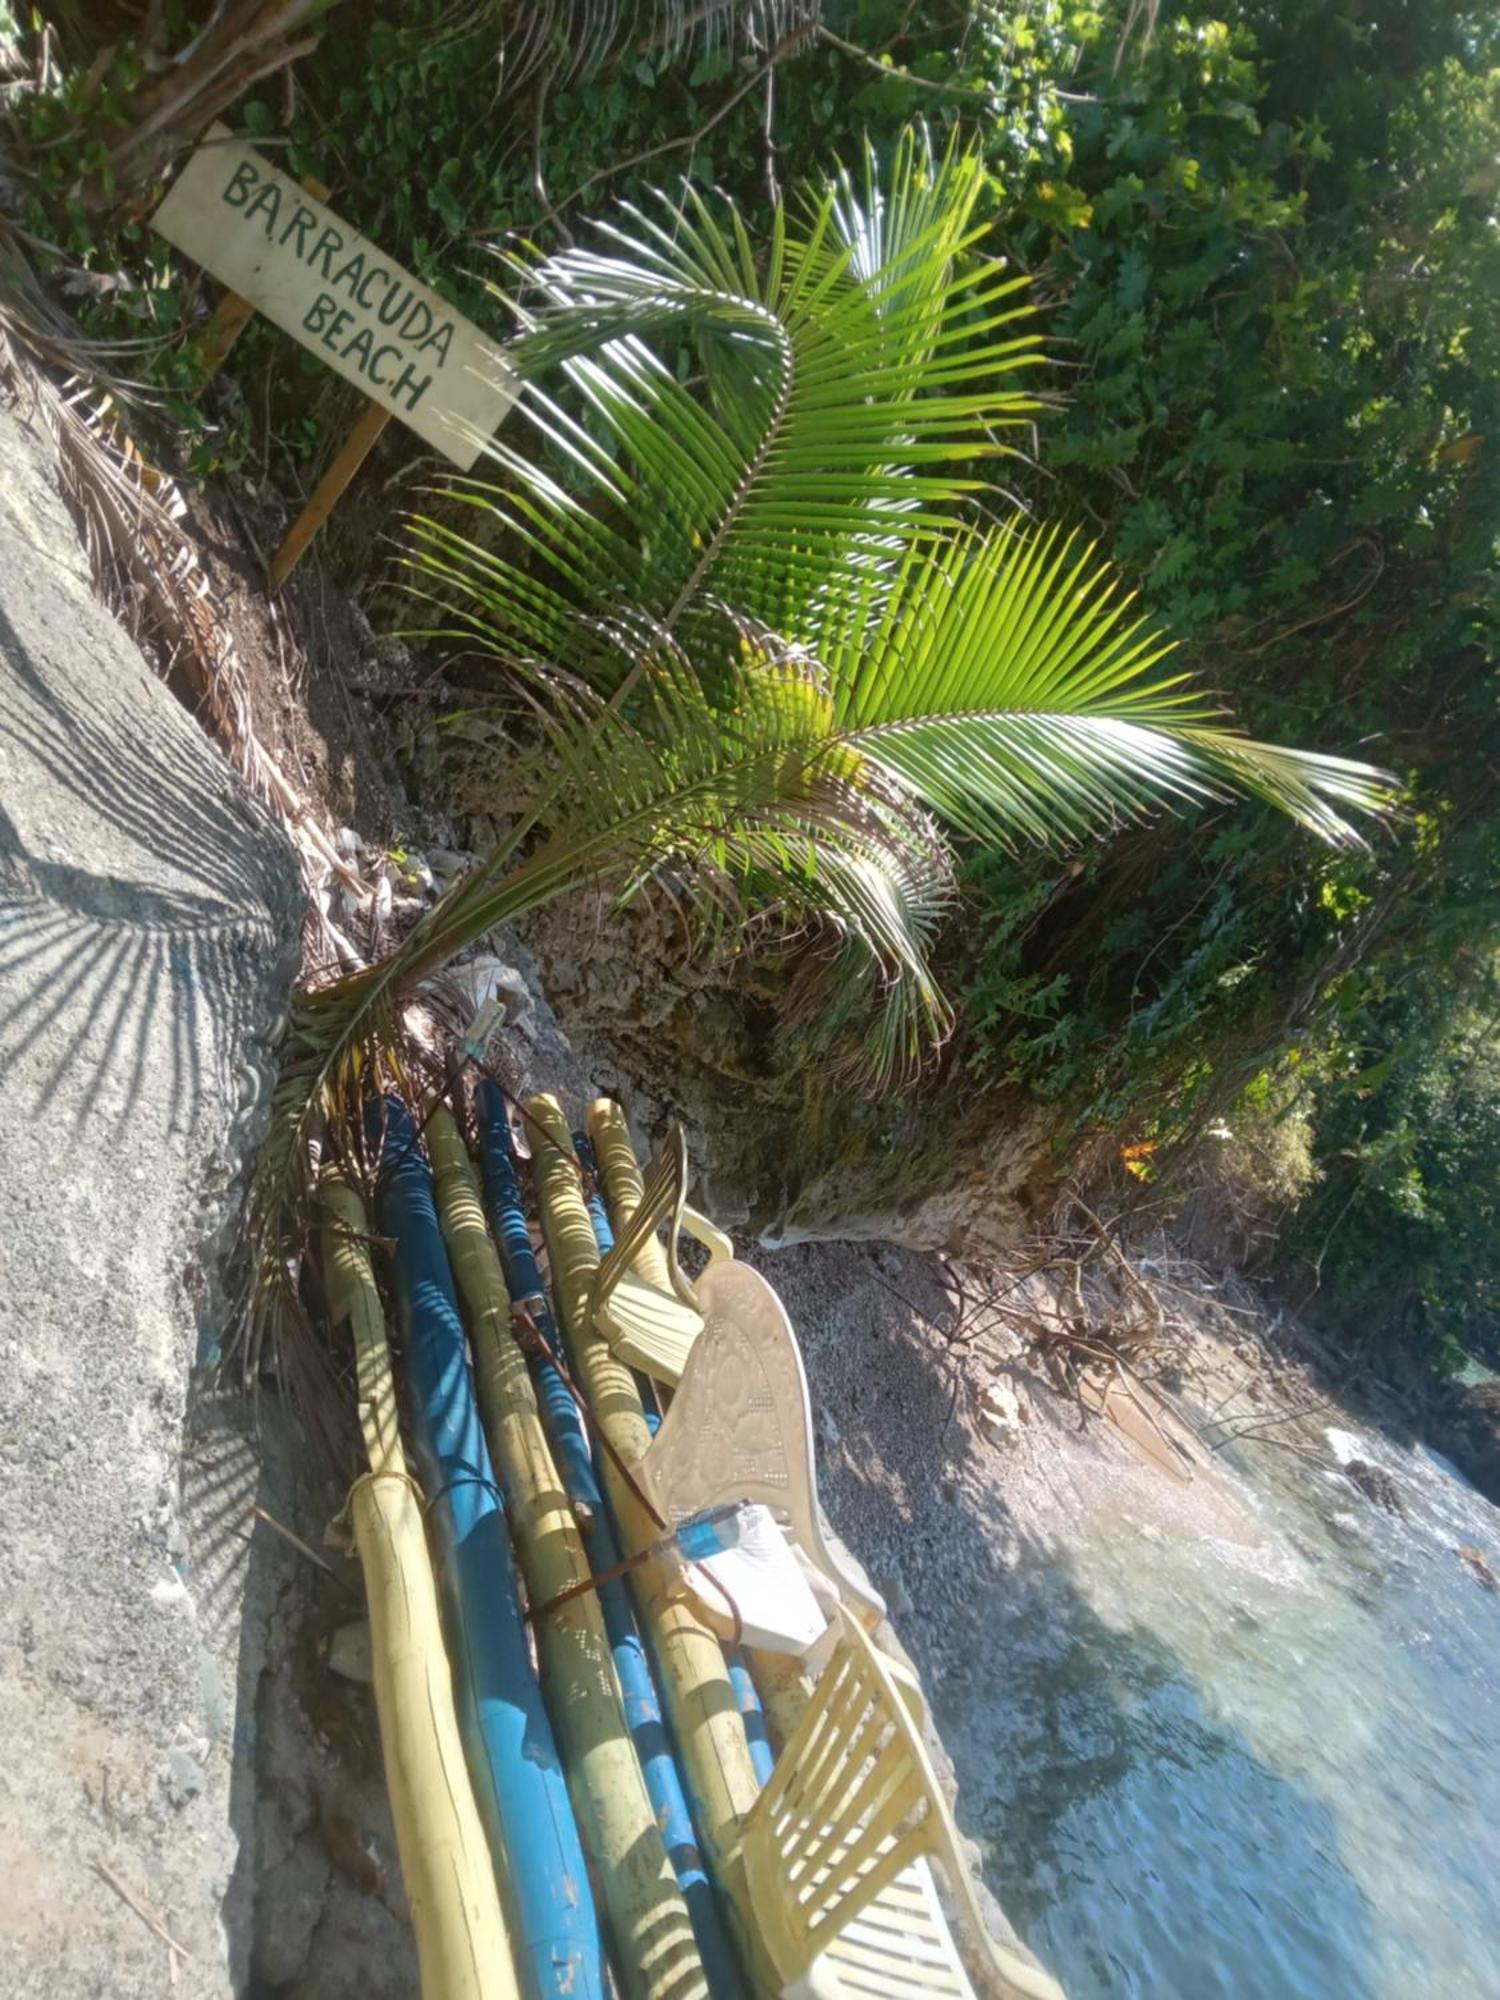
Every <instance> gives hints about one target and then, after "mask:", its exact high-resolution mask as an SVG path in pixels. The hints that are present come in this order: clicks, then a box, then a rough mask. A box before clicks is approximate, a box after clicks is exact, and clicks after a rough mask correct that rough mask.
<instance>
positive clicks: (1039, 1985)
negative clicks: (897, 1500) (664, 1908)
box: [744, 1609, 1062, 2000]
mask: <svg viewBox="0 0 1500 2000" xmlns="http://www.w3.org/2000/svg"><path fill="white" fill-rule="evenodd" d="M838 1620H839V1626H840V1632H839V1637H838V1640H837V1643H836V1644H835V1646H834V1648H833V1651H832V1653H831V1655H830V1657H829V1659H828V1663H827V1665H826V1666H825V1667H824V1668H823V1671H822V1673H821V1674H820V1675H819V1677H818V1683H817V1686H816V1688H815V1689H814V1690H813V1694H812V1697H811V1700H810V1701H809V1703H808V1705H807V1708H806V1709H805V1710H804V1712H803V1714H802V1716H801V1718H800V1720H799V1721H798V1723H797V1725H796V1727H795V1728H794V1729H793V1731H792V1732H791V1734H790V1735H789V1736H788V1738H787V1741H786V1744H785V1746H784V1747H783V1749H782V1753H781V1756H780V1757H779V1758H778V1760H777V1764H776V1769H775V1770H774V1771H773V1773H772V1774H771V1780H770V1782H769V1784H767V1785H766V1787H765V1789H764V1790H763V1791H762V1792H761V1794H760V1796H759V1798H758V1799H757V1800H756V1802H755V1804H754V1806H753V1807H752V1808H751V1810H750V1812H749V1814H748V1815H747V1816H746V1819H745V1822H744V1862H745V1872H746V1878H747V1881H748V1884H749V1889H750V1895H751V1900H752V1903H753V1906H754V1908H755V1909H756V1911H757V1913H758V1914H759V1916H760V1919H761V1925H762V1933H763V1936H764V1939H765V1943H766V1948H767V1950H768V1952H769V1954H770V1957H771V1959H772V1961H773V1963H774V1964H775V1966H776V1969H777V1971H778V1973H779V1974H780V1976H781V1978H782V1979H783V1981H785V1982H786V1984H787V1985H788V1986H792V1985H801V1984H802V1983H803V1982H807V1984H808V1985H809V1986H810V1987H812V1988H813V1989H814V1990H817V1989H822V1990H829V1988H830V1987H831V1988H832V1990H838V1988H839V1987H840V1986H841V1985H843V1983H844V1982H843V1980H842V1978H840V1977H839V1975H838V1972H837V1965H836V1960H835V1961H834V1962H833V1963H832V1964H830V1966H829V1967H828V1971H829V1972H830V1973H831V1974H832V1975H833V1977H832V1979H831V1980H826V1979H825V1980H819V1979H818V1978H817V1977H816V1976H815V1969H816V1967H817V1965H818V1961H819V1960H820V1959H821V1958H822V1956H823V1954H824V1953H825V1952H827V1951H828V1950H829V1948H830V1947H831V1946H833V1945H834V1943H835V1940H837V1939H838V1938H839V1937H840V1935H841V1934H842V1933H846V1932H847V1931H848V1930H849V1928H850V1926H851V1925H853V1924H856V1923H857V1922H858V1920H859V1918H860V1917H861V1915H862V1913H864V1912H867V1911H868V1910H869V1909H870V1906H871V1905H872V1903H874V1902H875V1900H876V1899H877V1898H880V1899H881V1900H882V1906H883V1909H889V1908H890V1906H891V1894H890V1892H892V1891H893V1890H895V1888H896V1885H897V1884H898V1882H899V1881H900V1880H901V1879H902V1878H903V1877H905V1878H906V1879H907V1880H908V1881H911V1880H913V1879H914V1878H913V1875H912V1872H911V1871H913V1870H914V1869H915V1868H916V1865H917V1864H918V1863H919V1862H921V1861H922V1859H923V1858H924V1857H931V1858H932V1859H935V1860H936V1861H937V1862H938V1863H939V1865H940V1866H941V1867H942V1869H943V1873H944V1875H945V1876H946V1878H947V1880H948V1883H949V1886H950V1888H951V1889H952V1891H953V1894H954V1896H955V1898H956V1899H957V1901H958V1903H959V1904H960V1906H961V1908H962V1909H963V1912H964V1915H965V1917H966V1919H967V1921H968V1924H969V1926H970V1928H971V1930H972V1932H973V1937H974V1943H975V1947H976V1949H983V1950H985V1951H986V1953H987V1956H988V1957H989V1959H990V1961H991V1964H992V1966H993V1968H994V1970H995V1972H996V1974H997V1975H998V1977H999V1979H1000V1980H1001V1982H1002V1983H1003V1984H1004V1985H1005V1986H1006V1987H1007V1988H1008V1989H1009V1990H1010V1991H1011V1992H1013V1993H1015V1994H1017V1995H1023V1996H1025V2000H1062V1989H1061V1988H1060V1987H1059V1986H1058V1985H1057V1983H1056V1981H1055V1980H1054V1979H1053V1978H1052V1977H1051V1976H1050V1974H1048V1973H1046V1972H1045V1971H1043V1970H1042V1968H1041V1967H1039V1966H1036V1965H1033V1964H1030V1963H1028V1962H1027V1961H1025V1960H1024V1959H1022V1958H1020V1957H1018V1956H1017V1955H1016V1954H1014V1953H1013V1952H1009V1951H1005V1950H1003V1949H1002V1948H1001V1947H1000V1946H999V1945H997V1944H996V1943H995V1942H994V1941H993V1939H991V1938H990V1935H989V1932H988V1930H987V1928H986V1926H985V1923H984V1918H983V1915H982V1913H981V1912H980V1909H979V1905H978V1900H977V1898H976V1896H975V1893H974V1886H973V1883H972V1882H971V1881H970V1879H969V1875H968V1871H967V1869H966V1867H965V1865H964V1862H963V1858H962V1855H961V1853H960V1850H959V1845H958V1832H957V1829H956V1828H955V1826H954V1824H953V1820H952V1817H951V1816H950V1814H949V1812H948V1807H947V1803H946V1801H945V1800H944V1798H943V1794H942V1791H941V1789H940V1788H939V1785H938V1780H937V1774H936V1773H935V1772H934V1770H933V1768H932V1765H931V1762H930V1761H929V1759H928V1756H927V1752H926V1750H925V1749H924V1748H923V1744H922V1739H921V1735H920V1733H919V1731H918V1729H917V1727H916V1724H915V1723H914V1721H913V1718H912V1713H911V1710H910V1707H909V1706H908V1704H907V1703H906V1701H904V1700H903V1698H902V1696H901V1694H900V1692H899V1690H898V1688H897V1686H896V1683H895V1681H894V1680H893V1679H892V1677H891V1674H890V1671H889V1668H888V1667H887V1665H886V1663H885V1662H884V1660H883V1659H882V1658H881V1656H880V1654H879V1653H878V1652H877V1651H876V1649H875V1647H874V1645H873V1644H872V1643H871V1641H870V1639H869V1638H868V1636H867V1635H866V1633H865V1632H864V1631H863V1630H862V1629H861V1627H860V1625H859V1623H858V1621H857V1620H856V1619H854V1618H852V1617H850V1616H849V1614H848V1613H847V1612H846V1611H843V1610H842V1609H841V1610H840V1611H839V1613H838ZM870 1935H872V1936H874V1937H876V1938H877V1940H878V1935H879V1933H878V1932H871V1933H870ZM877 1951H878V1945H877ZM891 1955H892V1965H891V1968H890V1976H891V1977H893V1978H895V1979H898V1980H899V1981H900V1982H901V1983H898V1984H893V1985H890V1986H887V1987H884V1988H881V1987H879V1986H877V1987H876V1989H875V1990H887V1991H907V1992H924V1991H931V1992H943V1991H951V1990H952V1987H951V1983H950V1982H947V1981H945V1980H944V1979H943V1978H942V1977H941V1976H940V1974H939V1973H938V1969H937V1967H936V1966H935V1967H934V1979H933V1980H932V1981H931V1982H929V1981H927V1980H925V1979H924V1978H923V1976H922V1973H921V1969H920V1964H919V1963H916V1964H914V1961H913V1955H912V1953H911V1952H909V1951H903V1950H901V1949H900V1945H899V1934H898V1939H897V1940H896V1941H893V1943H892V1946H891ZM810 1974H812V1975H814V1977H812V1978H811V1979H810V1978H809V1975H810Z"/></svg>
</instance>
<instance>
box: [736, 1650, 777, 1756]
mask: <svg viewBox="0 0 1500 2000" xmlns="http://www.w3.org/2000/svg"><path fill="white" fill-rule="evenodd" d="M724 1659H725V1665H726V1666H727V1667H728V1668H729V1685H730V1686H731V1687H732V1688H733V1689H734V1698H735V1700H736V1701H737V1702H738V1703H739V1705H740V1714H741V1715H742V1716H743V1717H744V1719H745V1741H746V1742H747V1743H748V1744H749V1745H750V1762H751V1764H752V1765H753V1766H754V1769H755V1775H756V1777H757V1778H759V1780H760V1782H761V1783H762V1784H763V1785H766V1784H769V1783H770V1781H771V1773H772V1772H773V1771H774V1770H775V1768H776V1752H775V1751H774V1750H773V1749H772V1748H771V1739H770V1737H769V1735H768V1734H767V1733H766V1711H765V1708H764V1706H763V1705H762V1703H761V1698H760V1689H759V1688H758V1687H757V1686H756V1685H755V1682H754V1681H753V1680H752V1679H751V1678H750V1669H749V1667H748V1666H746V1664H745V1656H744V1654H743V1653H738V1652H735V1653H726V1654H725V1656H724Z"/></svg>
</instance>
